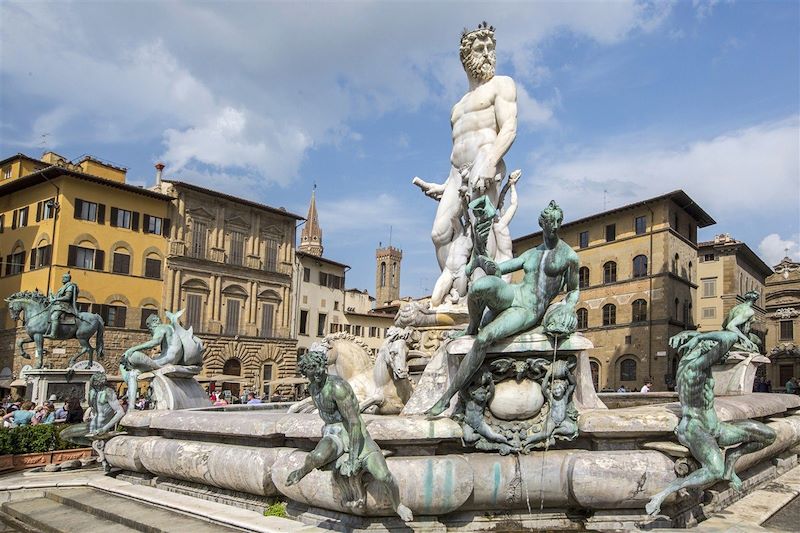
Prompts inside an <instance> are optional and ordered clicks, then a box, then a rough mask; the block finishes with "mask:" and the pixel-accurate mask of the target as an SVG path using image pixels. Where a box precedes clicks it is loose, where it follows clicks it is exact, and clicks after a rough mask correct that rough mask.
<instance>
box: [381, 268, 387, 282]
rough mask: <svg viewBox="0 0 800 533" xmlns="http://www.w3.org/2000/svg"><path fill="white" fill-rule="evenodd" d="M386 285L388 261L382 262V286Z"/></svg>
mask: <svg viewBox="0 0 800 533" xmlns="http://www.w3.org/2000/svg"><path fill="white" fill-rule="evenodd" d="M385 286H386V263H381V287H385Z"/></svg>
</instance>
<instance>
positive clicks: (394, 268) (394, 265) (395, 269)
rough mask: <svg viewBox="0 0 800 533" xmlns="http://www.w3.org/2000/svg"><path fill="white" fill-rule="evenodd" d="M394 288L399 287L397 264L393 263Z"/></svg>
mask: <svg viewBox="0 0 800 533" xmlns="http://www.w3.org/2000/svg"><path fill="white" fill-rule="evenodd" d="M392 287H397V263H392Z"/></svg>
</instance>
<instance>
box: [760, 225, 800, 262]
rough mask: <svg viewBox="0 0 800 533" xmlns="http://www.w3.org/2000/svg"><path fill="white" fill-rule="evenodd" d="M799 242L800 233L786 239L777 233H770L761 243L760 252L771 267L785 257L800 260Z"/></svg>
mask: <svg viewBox="0 0 800 533" xmlns="http://www.w3.org/2000/svg"><path fill="white" fill-rule="evenodd" d="M798 242H800V234H795V235H794V236H793V237H792V238H790V239H784V238H782V237H781V236H780V235H778V234H777V233H770V234H769V235H767V236H766V237H764V238H763V239H762V240H761V243H759V245H758V254H759V255H760V256H761V258H762V259H764V262H765V263H767V264H768V265H769V266H771V267H774V266H775V265H777V264H778V263H780V262H781V260H783V258H784V257H790V258H792V259H793V260H795V261H800V245H798Z"/></svg>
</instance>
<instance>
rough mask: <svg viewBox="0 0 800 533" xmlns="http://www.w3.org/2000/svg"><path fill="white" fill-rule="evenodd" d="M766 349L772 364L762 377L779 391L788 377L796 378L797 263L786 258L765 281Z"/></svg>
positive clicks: (799, 328)
mask: <svg viewBox="0 0 800 533" xmlns="http://www.w3.org/2000/svg"><path fill="white" fill-rule="evenodd" d="M764 302H765V304H764V305H765V312H766V321H767V338H766V349H767V355H768V356H769V358H770V360H771V361H772V364H770V365H766V366H767V368H766V377H767V379H769V380H771V381H772V387H773V390H776V389H777V390H781V389H783V387H784V386H785V385H786V381H788V379H789V378H791V377H796V378H800V261H794V260H792V259H791V258H789V257H784V258H783V260H782V261H781V262H780V263H778V264H777V265H775V271H774V273H773V274H772V275H770V276H769V277H768V278H767V280H766V289H765V297H764Z"/></svg>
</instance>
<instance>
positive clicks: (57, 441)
mask: <svg viewBox="0 0 800 533" xmlns="http://www.w3.org/2000/svg"><path fill="white" fill-rule="evenodd" d="M67 427H69V426H67V425H65V424H57V425H56V424H38V425H35V426H19V427H15V428H0V455H9V454H14V455H16V454H22V453H42V452H51V451H55V450H68V449H71V448H80V446H78V445H76V444H72V443H70V442H66V441H64V440H62V439H61V437H60V436H59V433H60V432H61V431H62V430H63V429H65V428H67Z"/></svg>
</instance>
